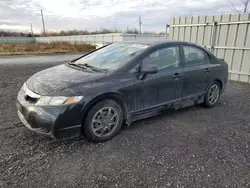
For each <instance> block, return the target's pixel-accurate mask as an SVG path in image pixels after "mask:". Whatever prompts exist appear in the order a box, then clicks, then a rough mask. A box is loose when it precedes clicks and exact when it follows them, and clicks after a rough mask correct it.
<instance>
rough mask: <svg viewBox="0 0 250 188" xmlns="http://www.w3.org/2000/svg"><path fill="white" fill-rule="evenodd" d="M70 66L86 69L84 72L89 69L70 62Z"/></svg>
mask: <svg viewBox="0 0 250 188" xmlns="http://www.w3.org/2000/svg"><path fill="white" fill-rule="evenodd" d="M68 65H70V66H74V67H78V68H80V69H84V70H85V69H87V67H83V66H81V65H79V64H76V63H73V62H72V61H71V62H69V63H68Z"/></svg>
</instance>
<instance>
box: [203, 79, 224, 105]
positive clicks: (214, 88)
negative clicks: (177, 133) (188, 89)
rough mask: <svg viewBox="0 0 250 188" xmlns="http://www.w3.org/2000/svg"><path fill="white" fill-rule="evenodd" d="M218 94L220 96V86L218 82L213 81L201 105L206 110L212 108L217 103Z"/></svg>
mask: <svg viewBox="0 0 250 188" xmlns="http://www.w3.org/2000/svg"><path fill="white" fill-rule="evenodd" d="M212 93H213V94H212ZM220 94H221V85H220V84H219V82H217V81H215V82H214V83H213V84H211V85H210V87H209V89H208V90H207V92H206V94H205V97H204V103H203V105H204V106H205V107H206V108H212V107H214V106H215V105H216V104H217V102H218V101H219V98H220ZM212 95H213V96H212Z"/></svg>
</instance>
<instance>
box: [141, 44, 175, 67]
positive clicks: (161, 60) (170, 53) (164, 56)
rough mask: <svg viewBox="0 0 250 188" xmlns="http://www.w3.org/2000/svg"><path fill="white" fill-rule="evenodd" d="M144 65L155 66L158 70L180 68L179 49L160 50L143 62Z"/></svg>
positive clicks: (167, 48)
mask: <svg viewBox="0 0 250 188" xmlns="http://www.w3.org/2000/svg"><path fill="white" fill-rule="evenodd" d="M142 64H144V65H145V64H148V65H155V66H156V67H157V68H158V70H161V69H173V68H176V67H179V66H180V53H179V47H178V46H174V47H166V48H161V49H158V50H156V51H154V52H152V53H151V54H149V55H148V56H147V57H146V58H144V59H143V60H142Z"/></svg>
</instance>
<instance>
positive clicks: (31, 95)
mask: <svg viewBox="0 0 250 188" xmlns="http://www.w3.org/2000/svg"><path fill="white" fill-rule="evenodd" d="M227 81H228V66H227V64H226V63H225V62H224V61H223V60H221V59H218V58H216V57H215V56H214V55H213V54H211V53H210V52H209V51H207V50H206V49H203V48H201V47H199V46H197V45H195V44H192V43H186V42H163V43H157V44H147V43H114V44H110V45H108V46H105V47H103V48H100V49H97V50H95V51H93V52H90V53H88V54H86V55H84V56H82V57H80V58H78V59H76V60H73V61H71V62H69V63H67V64H63V65H59V66H55V67H52V68H49V69H46V70H43V71H41V72H38V73H36V74H35V75H33V76H32V77H31V78H29V79H28V80H27V82H25V83H24V85H23V87H22V88H21V90H20V91H19V93H18V97H17V98H18V100H17V108H18V115H19V118H20V119H21V121H22V122H23V124H24V125H25V126H27V127H28V128H29V129H31V130H33V131H36V132H38V133H43V134H46V135H50V136H52V137H54V138H57V139H63V138H72V137H76V136H80V135H84V136H86V137H87V138H88V139H90V140H93V141H96V142H100V141H106V140H108V139H111V138H112V137H114V136H115V135H116V134H117V133H118V132H119V131H120V129H121V127H122V125H123V124H124V125H125V124H126V125H130V124H131V123H132V122H133V121H136V120H138V119H142V118H146V117H150V116H154V115H157V114H159V113H162V112H164V111H166V110H167V109H180V108H183V107H186V106H190V105H194V104H203V105H204V106H205V107H209V108H210V107H213V106H215V105H216V103H217V101H218V99H219V97H220V95H221V93H222V92H223V91H224V90H225V88H226V85H227Z"/></svg>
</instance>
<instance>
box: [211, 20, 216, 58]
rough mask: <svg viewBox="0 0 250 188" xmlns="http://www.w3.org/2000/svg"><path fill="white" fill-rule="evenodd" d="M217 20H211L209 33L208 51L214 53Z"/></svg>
mask: <svg viewBox="0 0 250 188" xmlns="http://www.w3.org/2000/svg"><path fill="white" fill-rule="evenodd" d="M216 26H217V22H215V21H213V26H212V32H211V35H210V52H211V53H212V54H213V53H214V45H215V38H216V29H217V27H216Z"/></svg>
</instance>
